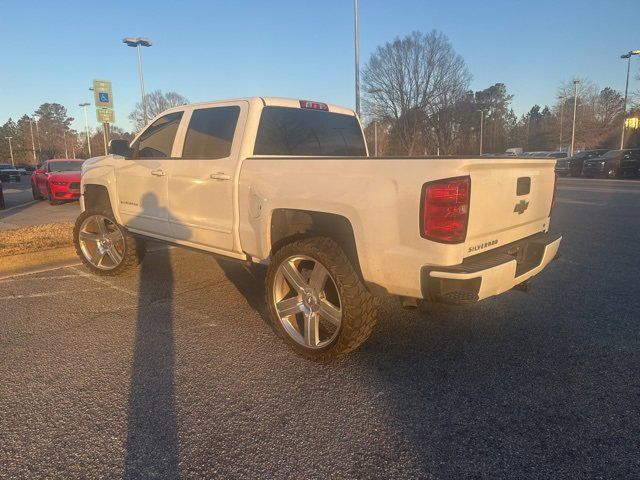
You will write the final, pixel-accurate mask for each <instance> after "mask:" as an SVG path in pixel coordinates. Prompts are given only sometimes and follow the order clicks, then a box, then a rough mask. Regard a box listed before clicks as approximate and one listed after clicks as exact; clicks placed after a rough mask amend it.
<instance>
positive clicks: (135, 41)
mask: <svg viewBox="0 0 640 480" xmlns="http://www.w3.org/2000/svg"><path fill="white" fill-rule="evenodd" d="M122 43H124V44H125V45H127V46H128V47H134V48H136V49H137V50H138V77H139V78H140V93H141V95H142V118H143V119H144V123H145V125H146V124H147V104H146V102H145V100H144V77H143V75H142V53H141V49H140V47H150V46H151V45H153V44H152V43H151V41H150V40H149V39H148V38H147V37H138V38H133V37H125V38H123V39H122Z"/></svg>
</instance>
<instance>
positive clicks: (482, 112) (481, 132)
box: [478, 110, 484, 156]
mask: <svg viewBox="0 0 640 480" xmlns="http://www.w3.org/2000/svg"><path fill="white" fill-rule="evenodd" d="M478 111H479V112H480V156H482V134H483V128H484V110H478Z"/></svg>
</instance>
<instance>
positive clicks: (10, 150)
mask: <svg viewBox="0 0 640 480" xmlns="http://www.w3.org/2000/svg"><path fill="white" fill-rule="evenodd" d="M4 138H6V139H7V140H9V152H10V153H11V165H12V166H14V167H15V166H16V164H15V163H14V162H13V147H12V146H11V139H12V138H13V137H4Z"/></svg>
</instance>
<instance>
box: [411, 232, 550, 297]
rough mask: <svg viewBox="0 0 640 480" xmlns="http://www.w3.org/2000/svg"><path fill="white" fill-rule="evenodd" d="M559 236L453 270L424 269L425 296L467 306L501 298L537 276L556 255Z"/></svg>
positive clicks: (522, 243)
mask: <svg viewBox="0 0 640 480" xmlns="http://www.w3.org/2000/svg"><path fill="white" fill-rule="evenodd" d="M561 240H562V237H561V236H560V235H555V234H550V233H538V234H536V235H533V236H531V237H528V238H525V239H522V240H519V241H517V242H514V243H511V244H508V245H505V246H503V247H500V248H496V249H494V250H491V251H490V252H486V253H481V254H479V255H474V256H473V257H469V258H466V259H465V260H464V262H462V263H461V264H460V265H455V266H452V267H434V266H424V267H422V270H421V274H420V279H421V289H422V296H423V298H425V299H426V300H429V301H438V302H445V303H456V304H465V303H473V302H476V301H478V300H482V299H485V298H488V297H491V296H493V295H499V294H500V293H503V292H506V291H507V290H510V289H512V288H513V287H515V286H516V285H518V284H520V283H522V282H525V281H526V280H528V279H529V278H531V277H533V276H534V275H536V274H538V273H539V272H540V271H542V269H544V268H545V267H546V266H547V265H548V264H549V263H550V262H551V261H552V260H553V259H554V258H555V257H556V255H557V253H558V248H559V247H560V241H561Z"/></svg>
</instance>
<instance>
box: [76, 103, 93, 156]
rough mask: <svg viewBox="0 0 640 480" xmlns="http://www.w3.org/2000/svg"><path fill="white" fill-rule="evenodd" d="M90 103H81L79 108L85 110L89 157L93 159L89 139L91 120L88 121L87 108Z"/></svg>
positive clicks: (85, 129)
mask: <svg viewBox="0 0 640 480" xmlns="http://www.w3.org/2000/svg"><path fill="white" fill-rule="evenodd" d="M89 105H90V103H89V102H85V103H80V104H79V106H80V107H82V108H83V109H84V131H85V132H86V134H87V150H89V157H91V140H90V139H89V120H88V119H87V107H88V106H89Z"/></svg>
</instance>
